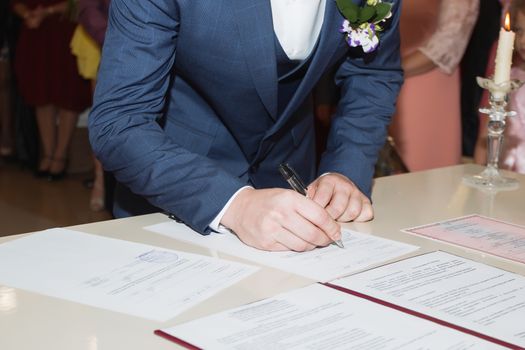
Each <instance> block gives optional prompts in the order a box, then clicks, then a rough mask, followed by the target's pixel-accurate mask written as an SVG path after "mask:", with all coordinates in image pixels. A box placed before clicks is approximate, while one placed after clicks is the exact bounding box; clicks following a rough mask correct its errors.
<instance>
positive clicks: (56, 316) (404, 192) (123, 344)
mask: <svg viewBox="0 0 525 350" xmlns="http://www.w3.org/2000/svg"><path fill="white" fill-rule="evenodd" d="M481 170H482V167H479V166H476V165H461V166H454V167H448V168H441V169H435V170H431V171H425V172H417V173H410V174H404V175H397V176H390V177H384V178H379V179H377V180H376V182H375V185H374V191H373V201H374V208H375V219H374V220H373V221H371V222H368V223H355V224H354V223H351V224H348V225H347V227H348V228H351V229H354V230H357V231H361V232H366V233H370V234H373V235H378V236H382V237H387V238H390V239H395V240H399V241H403V242H407V243H412V244H415V245H418V246H421V247H422V249H423V251H434V250H443V251H447V252H450V253H453V254H457V255H460V256H464V257H467V258H470V259H473V260H477V261H481V262H484V263H486V264H489V265H493V266H497V267H500V268H503V269H505V270H508V271H512V272H515V273H519V274H522V275H525V265H523V264H519V263H514V262H510V261H507V260H504V259H501V258H498V257H494V256H489V255H486V254H482V253H480V252H476V251H471V250H468V249H465V248H461V247H456V246H451V245H448V244H445V243H442V242H436V241H431V240H428V239H425V238H422V237H417V236H413V235H409V234H405V233H403V232H401V231H400V229H403V228H407V227H413V226H417V225H422V224H427V223H431V222H436V221H441V220H445V219H450V218H454V217H458V216H463V215H468V214H474V213H477V214H481V215H485V216H489V217H493V218H496V219H500V220H504V221H509V222H513V223H516V224H520V225H524V226H525V176H523V175H518V174H514V173H512V174H511V176H512V177H516V178H518V179H519V180H520V183H521V186H520V188H519V189H518V190H515V191H506V192H499V193H484V192H482V191H479V190H476V189H473V188H470V187H467V186H465V185H463V184H462V181H461V178H462V176H463V175H464V174H475V173H478V172H480V171H481ZM507 174H509V173H507ZM164 221H169V219H168V218H167V217H166V216H164V215H162V214H151V215H144V216H138V217H132V218H127V219H119V220H110V221H105V222H98V223H93V224H87V225H79V226H72V227H69V228H70V229H73V230H77V231H82V232H87V233H92V234H99V235H103V236H107V237H113V238H119V239H125V240H129V241H136V242H141V243H147V244H151V245H157V246H161V247H166V248H170V249H177V250H183V251H188V252H193V253H199V254H204V255H213V256H218V257H221V258H229V259H231V257H229V256H227V255H225V254H221V253H217V252H213V251H209V250H207V249H204V248H200V247H195V246H192V245H189V244H187V243H183V242H178V241H176V240H173V239H171V238H168V237H165V236H162V235H158V234H155V233H152V232H149V231H145V230H143V229H142V227H144V226H147V225H152V224H156V223H160V222H164ZM15 238H17V236H9V237H4V238H0V243H2V242H5V241H7V240H10V239H15ZM419 253H421V251H419V252H418V254H419ZM13 268H16V267H13ZM312 282H313V281H311V280H308V279H305V278H303V277H298V276H294V275H291V274H289V273H285V272H282V271H278V270H275V269H270V268H263V269H261V270H260V271H259V272H257V273H256V274H254V275H252V276H250V277H249V278H247V279H245V280H243V281H242V282H240V283H238V284H236V285H234V286H233V287H230V288H229V289H227V290H225V291H223V292H221V293H220V294H218V295H216V296H214V297H212V298H210V299H208V300H206V301H205V302H203V303H201V304H199V305H198V306H196V307H194V308H192V309H190V310H189V311H187V312H185V313H183V314H181V315H180V316H178V317H176V318H174V319H172V320H169V321H167V322H164V323H159V322H154V321H150V320H145V319H141V318H137V317H132V316H127V315H123V314H120V313H116V312H111V311H105V310H101V309H97V308H93V307H89V306H85V305H81V304H77V303H74V302H69V301H65V300H60V299H56V298H51V297H46V296H42V295H39V294H35V293H31V292H26V291H23V290H18V289H14V288H10V287H7V286H2V285H0V349H2V350H15V349H16V350H25V349H53V350H62V349H64V350H65V349H67V350H71V349H75V350H83V349H85V350H100V349H129V350H132V349H174V348H177V345H176V344H174V343H171V342H169V341H167V340H164V339H162V338H160V337H158V336H156V335H154V334H153V331H154V330H155V329H158V328H162V327H167V326H171V325H175V324H177V323H180V322H184V321H187V320H190V319H193V318H197V317H201V316H204V315H207V314H210V313H214V312H217V311H220V310H224V309H227V308H231V307H234V306H238V305H241V304H244V303H248V302H252V301H255V300H259V299H262V298H265V297H269V296H272V295H275V294H277V293H280V292H284V291H287V290H290V289H293V288H297V287H302V286H305V285H308V284H310V283H312Z"/></svg>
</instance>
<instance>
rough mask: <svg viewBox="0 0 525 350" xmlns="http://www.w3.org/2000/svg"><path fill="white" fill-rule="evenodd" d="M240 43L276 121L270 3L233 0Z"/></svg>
mask: <svg viewBox="0 0 525 350" xmlns="http://www.w3.org/2000/svg"><path fill="white" fill-rule="evenodd" d="M232 4H233V8H235V13H236V16H235V18H236V20H237V27H238V29H239V37H240V43H241V46H242V48H243V52H244V55H245V58H246V62H247V64H248V68H249V70H250V74H251V76H252V79H253V82H254V84H255V88H256V89H257V92H258V94H259V96H260V97H261V100H262V102H263V104H264V106H265V107H266V110H267V111H268V113H269V115H270V116H271V117H272V119H274V120H275V119H276V118H277V63H276V57H275V36H274V30H273V21H272V10H271V6H270V1H269V0H232Z"/></svg>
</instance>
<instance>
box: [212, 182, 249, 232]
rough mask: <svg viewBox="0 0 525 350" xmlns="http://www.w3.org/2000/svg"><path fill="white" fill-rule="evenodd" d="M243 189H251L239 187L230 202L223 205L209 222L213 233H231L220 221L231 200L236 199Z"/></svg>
mask: <svg viewBox="0 0 525 350" xmlns="http://www.w3.org/2000/svg"><path fill="white" fill-rule="evenodd" d="M245 188H253V187H252V186H244V187H241V188H239V189H238V190H237V192H235V193H234V194H233V196H231V197H230V200H229V201H228V202H227V203H226V204H225V205H224V207H223V208H222V210H221V211H220V212H219V214H217V216H216V217H215V219H213V221H212V222H211V224H210V225H209V226H210V228H211V229H212V230H213V231H215V232H219V233H229V232H231V230H230V229H229V228H227V227H226V226H223V225H221V220H222V217H223V216H224V214H225V213H226V210H228V208H229V207H230V205H231V204H232V202H233V200H234V199H235V197H237V195H238V194H239V192H241V191H242V190H244V189H245Z"/></svg>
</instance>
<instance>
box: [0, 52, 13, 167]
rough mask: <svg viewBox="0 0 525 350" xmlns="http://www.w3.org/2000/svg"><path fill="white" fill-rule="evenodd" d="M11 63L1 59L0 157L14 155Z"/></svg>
mask: <svg viewBox="0 0 525 350" xmlns="http://www.w3.org/2000/svg"><path fill="white" fill-rule="evenodd" d="M9 70H10V68H9V61H8V60H7V59H2V58H0V157H8V156H12V155H13V152H14V150H13V144H14V142H13V125H12V115H11V99H10V75H9Z"/></svg>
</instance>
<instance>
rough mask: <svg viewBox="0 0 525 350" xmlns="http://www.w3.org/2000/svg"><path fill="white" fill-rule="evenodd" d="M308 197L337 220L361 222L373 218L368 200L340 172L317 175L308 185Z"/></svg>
mask: <svg viewBox="0 0 525 350" xmlns="http://www.w3.org/2000/svg"><path fill="white" fill-rule="evenodd" d="M308 197H309V198H312V199H313V201H314V202H316V203H317V204H319V205H320V206H321V207H323V208H325V209H326V211H327V212H328V213H329V214H330V216H331V217H332V218H333V219H334V220H336V221H339V222H348V221H359V222H362V221H368V220H372V219H373V218H374V210H373V209H372V204H371V203H370V200H369V199H368V198H367V197H366V196H365V195H364V194H363V193H361V191H359V189H358V188H357V186H356V185H354V183H353V182H352V181H350V180H349V179H348V178H347V177H346V176H343V175H341V174H336V173H329V174H326V175H323V176H320V177H318V178H317V179H316V180H315V181H314V182H312V183H311V184H310V185H309V186H308Z"/></svg>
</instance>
